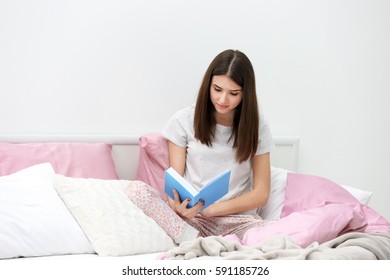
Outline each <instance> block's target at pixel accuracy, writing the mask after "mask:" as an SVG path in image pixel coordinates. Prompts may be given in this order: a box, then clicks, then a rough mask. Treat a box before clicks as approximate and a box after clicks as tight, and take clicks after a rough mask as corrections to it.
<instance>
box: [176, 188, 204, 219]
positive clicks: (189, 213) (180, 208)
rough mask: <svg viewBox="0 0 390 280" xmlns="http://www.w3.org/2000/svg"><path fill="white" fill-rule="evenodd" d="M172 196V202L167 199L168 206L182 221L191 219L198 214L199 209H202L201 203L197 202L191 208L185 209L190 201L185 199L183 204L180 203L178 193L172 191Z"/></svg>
mask: <svg viewBox="0 0 390 280" xmlns="http://www.w3.org/2000/svg"><path fill="white" fill-rule="evenodd" d="M173 196H174V200H172V199H171V198H170V197H168V202H169V206H170V207H171V208H172V210H173V211H175V212H176V213H177V214H178V215H179V216H180V217H182V218H184V219H187V220H190V219H192V218H193V217H195V216H196V215H197V214H198V213H199V211H200V209H202V207H203V203H202V202H200V201H199V202H198V203H197V204H195V205H194V206H192V207H191V208H187V205H188V203H189V202H190V199H189V198H187V199H185V200H184V201H183V202H182V201H180V197H179V193H178V192H177V191H176V190H173Z"/></svg>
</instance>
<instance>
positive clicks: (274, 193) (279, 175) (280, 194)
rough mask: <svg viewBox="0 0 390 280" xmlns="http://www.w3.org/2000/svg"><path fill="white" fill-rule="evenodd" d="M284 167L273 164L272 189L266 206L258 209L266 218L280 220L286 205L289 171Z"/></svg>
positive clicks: (261, 215)
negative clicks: (285, 192) (285, 190)
mask: <svg viewBox="0 0 390 280" xmlns="http://www.w3.org/2000/svg"><path fill="white" fill-rule="evenodd" d="M288 172H289V171H288V170H286V169H283V168H276V167H273V166H271V190H270V195H269V198H268V203H267V205H266V206H264V207H262V208H260V209H259V210H258V212H257V213H258V214H259V215H260V217H262V218H263V219H264V220H279V219H280V214H281V213H282V208H283V205H284V188H285V186H286V184H287V173H288Z"/></svg>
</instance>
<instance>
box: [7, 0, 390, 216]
mask: <svg viewBox="0 0 390 280" xmlns="http://www.w3.org/2000/svg"><path fill="white" fill-rule="evenodd" d="M389 14H390V1H385V0H383V1H380V0H366V1H363V0H358V1H353V0H349V1H347V0H322V1H320V0H317V1H315V0H306V1H304V0H299V1H289V0H285V1H282V0H279V1H265V0H264V1H255V0H254V1H248V0H242V1H223V0H219V1H199V0H198V1H196V0H190V1H180V0H165V1H159V0H153V1H141V0H139V1H125V0H122V1H119V0H112V1H108V0H107V1H104V0H77V1H76V0H71V1H65V0H64V1H59V0H57V1H29V0H20V1H6V0H1V1H0V98H1V99H0V134H16V133H22V134H57V133H58V134H68V133H69V134H77V133H82V134H89V133H90V134H104V133H107V134H111V133H112V134H137V133H145V132H150V131H156V130H161V129H162V127H163V126H164V124H165V122H166V121H167V120H168V118H169V117H170V116H171V114H172V113H173V112H175V111H176V110H177V109H179V108H181V107H183V106H185V105H187V104H189V103H192V102H194V100H195V97H196V94H197V90H198V86H199V84H200V81H201V79H202V75H203V73H204V71H205V69H206V67H207V66H208V64H209V62H210V61H211V59H212V58H213V57H214V56H215V55H216V54H217V53H219V52H220V51H222V50H224V49H227V48H234V49H240V50H242V51H244V52H245V53H246V54H247V55H248V56H249V57H250V58H251V60H252V62H253V65H254V67H255V70H256V73H257V82H258V90H259V97H260V100H261V106H262V108H263V109H264V112H265V114H266V116H267V117H268V119H269V121H270V123H271V126H272V129H273V134H274V135H275V136H299V137H300V138H301V153H300V156H301V158H300V163H299V164H300V171H301V172H304V173H310V174H316V175H320V176H323V177H327V178H329V179H331V180H334V181H336V182H339V183H342V184H346V185H352V186H356V187H360V188H363V189H368V190H372V191H373V192H374V195H373V197H372V200H371V202H370V205H371V206H372V207H373V208H374V209H375V210H377V211H379V212H380V213H381V214H383V215H384V216H385V217H386V218H387V219H390V206H389V205H388V200H389V198H390V186H389V183H388V176H387V174H388V169H389V167H390V164H389V161H390V146H389V143H390V112H389V110H388V107H389V104H390V52H389V50H390V36H389V35H390V17H389V16H388V15H389Z"/></svg>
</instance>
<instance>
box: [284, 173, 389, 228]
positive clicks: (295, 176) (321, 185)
mask: <svg viewBox="0 0 390 280" xmlns="http://www.w3.org/2000/svg"><path fill="white" fill-rule="evenodd" d="M328 204H344V205H349V206H350V207H352V208H354V209H355V211H360V212H361V213H362V215H364V218H365V222H364V223H365V230H364V232H366V233H385V234H390V223H389V222H388V221H387V220H386V219H385V218H384V217H383V216H381V215H380V214H379V213H377V212H376V211H374V210H373V209H371V208H370V207H368V206H367V205H364V204H361V203H360V202H359V201H358V200H357V199H356V198H355V197H354V196H353V195H351V194H350V193H349V192H348V191H347V190H345V189H344V188H343V187H341V186H340V185H338V184H336V183H334V182H332V181H329V180H328V179H325V178H322V177H318V176H313V175H304V174H299V173H288V175H287V184H286V188H285V202H284V206H283V209H282V213H281V216H280V217H281V218H283V217H286V216H288V215H290V214H292V213H294V212H298V211H306V210H309V209H314V208H317V207H320V208H321V207H323V206H325V205H328ZM362 225H363V224H362Z"/></svg>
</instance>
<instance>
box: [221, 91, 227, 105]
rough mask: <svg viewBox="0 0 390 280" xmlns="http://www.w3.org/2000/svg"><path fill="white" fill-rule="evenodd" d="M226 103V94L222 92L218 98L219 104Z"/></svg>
mask: <svg viewBox="0 0 390 280" xmlns="http://www.w3.org/2000/svg"><path fill="white" fill-rule="evenodd" d="M226 101H227V94H226V92H222V94H221V96H220V98H219V102H221V103H225V102H226Z"/></svg>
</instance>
